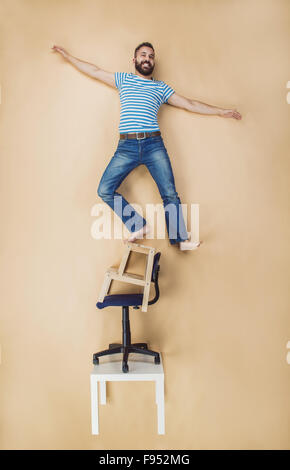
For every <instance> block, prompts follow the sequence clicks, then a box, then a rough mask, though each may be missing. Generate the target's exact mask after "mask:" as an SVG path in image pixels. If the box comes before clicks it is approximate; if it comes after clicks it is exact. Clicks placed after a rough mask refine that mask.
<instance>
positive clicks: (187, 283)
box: [0, 0, 290, 449]
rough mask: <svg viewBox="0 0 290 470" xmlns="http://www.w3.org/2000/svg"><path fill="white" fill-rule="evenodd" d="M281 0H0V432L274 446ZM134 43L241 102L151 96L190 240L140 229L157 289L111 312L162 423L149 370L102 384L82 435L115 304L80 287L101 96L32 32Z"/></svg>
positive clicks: (91, 444) (285, 54)
mask: <svg viewBox="0 0 290 470" xmlns="http://www.w3.org/2000/svg"><path fill="white" fill-rule="evenodd" d="M289 7H290V4H289V1H288V0H279V1H277V0H255V1H253V0H246V1H241V0H240V1H238V0H236V1H235V0H218V1H213V0H212V1H210V0H202V1H201V0H197V1H195V0H191V1H189V0H188V1H186V0H178V1H169V0H158V1H153V0H146V1H140V0H139V1H137V2H136V1H131V0H127V1H126V0H125V1H122V2H118V1H113V0H106V1H84V0H81V1H59V0H58V1H51V0H50V1H48V0H47V1H41V2H38V1H36V0H34V1H33V0H22V1H21V0H13V1H11V0H1V2H0V35H1V46H0V47H1V49H0V61H1V64H0V65H1V77H0V83H1V90H2V103H1V106H0V113H1V127H0V149H1V172H0V178H1V181H0V187H1V198H0V203H1V221H2V224H1V279H0V286H1V297H0V298H1V325H0V326H1V329H0V343H1V350H2V363H1V366H0V377H1V391H0V394H1V401H0V422H1V437H0V443H1V448H2V449H235V448H236V449H270V448H273V449H282V448H284V449H289V448H290V445H289V443H290V432H289V414H290V366H289V365H288V364H287V362H286V353H287V350H286V343H287V341H288V340H289V339H290V317H289V300H290V299H289V290H288V287H289V274H290V250H289V236H290V220H289V208H290V207H289V182H290V164H289V144H290V139H289V113H290V107H289V105H288V104H287V101H286V95H287V88H286V85H287V81H288V80H290V75H289V70H290V69H289V66H290V60H289V56H290V54H289V36H290V21H289ZM142 41H150V42H152V44H153V45H154V47H155V51H156V59H157V65H156V70H155V73H154V75H155V77H156V78H158V79H161V80H164V81H165V82H167V83H168V84H169V85H171V86H172V87H173V88H174V89H175V90H176V91H177V92H178V93H180V94H181V95H183V96H186V97H188V98H192V99H197V100H199V101H203V102H205V103H209V104H213V105H216V106H220V107H226V108H231V107H234V108H236V109H237V110H238V111H239V112H240V113H241V114H242V116H243V118H242V120H241V121H236V120H234V119H223V118H220V117H217V116H202V115H199V114H194V113H190V112H187V111H184V110H181V109H177V108H174V107H172V106H163V107H162V108H161V110H160V113H159V124H160V128H161V131H162V134H163V139H164V142H165V145H166V148H167V150H168V153H169V155H170V158H171V162H172V165H173V169H174V174H175V179H176V186H177V191H178V193H179V195H180V197H181V200H182V202H183V203H187V204H191V203H198V204H199V205H200V238H201V239H202V240H204V244H203V245H202V247H201V248H200V249H199V250H198V251H195V252H191V253H181V252H179V251H178V250H177V249H176V248H174V247H171V246H170V244H169V241H168V239H166V240H155V241H153V242H152V241H151V243H154V246H156V247H157V248H158V249H159V250H161V252H162V256H161V271H160V287H161V297H160V300H159V302H158V303H157V304H155V305H154V306H152V307H151V308H150V310H149V311H148V313H147V314H145V313H142V312H140V311H139V310H137V311H136V310H133V311H132V314H131V319H132V320H131V322H132V339H133V340H134V341H142V340H147V341H149V343H150V346H151V347H152V348H153V349H154V348H155V349H157V350H159V351H161V352H162V356H163V361H164V368H165V377H166V379H165V380H166V381H165V384H166V389H165V391H166V396H165V398H166V407H165V410H166V434H165V436H158V435H157V424H156V410H155V403H154V389H153V384H152V383H134V384H130V383H129V384H128V383H114V384H110V385H109V387H108V399H109V402H108V404H107V405H106V406H105V407H101V408H100V423H101V433H100V435H99V436H92V435H91V421H90V389H89V374H90V371H91V369H92V354H93V353H94V352H96V351H98V350H100V349H102V348H105V347H107V345H108V343H109V342H113V341H118V340H119V339H120V328H121V313H120V311H119V308H108V309H105V310H96V307H95V304H96V300H97V295H98V292H99V288H100V285H101V282H102V279H103V274H104V270H105V269H106V268H107V267H108V266H110V265H112V264H116V263H118V262H119V261H120V259H121V255H122V242H121V241H118V240H96V239H94V238H93V237H92V235H91V227H92V224H93V222H94V220H95V218H94V217H92V216H91V210H92V208H93V206H94V205H95V204H96V203H97V202H98V203H101V202H102V201H101V200H100V198H98V197H97V195H96V190H97V185H98V182H99V180H100V177H101V175H102V172H103V171H104V169H105V167H106V165H107V163H108V161H109V159H110V158H111V157H112V155H113V153H114V151H115V149H116V146H117V142H118V124H119V96H118V91H117V89H113V88H111V87H109V86H107V85H105V84H103V83H101V82H98V81H97V80H93V79H91V78H89V77H87V76H86V75H84V74H82V73H81V72H79V71H78V70H76V69H74V67H73V66H72V65H71V64H69V63H67V62H65V60H64V59H63V58H62V57H61V56H60V55H58V54H56V53H53V52H51V49H50V48H51V47H52V46H53V44H57V45H61V46H63V47H65V48H66V49H67V50H68V51H69V52H70V53H71V54H72V55H74V56H75V57H78V58H81V59H83V60H86V61H88V62H92V63H95V64H96V65H98V66H100V67H102V68H104V69H105V70H109V71H112V72H115V71H128V72H134V69H133V65H132V57H133V52H134V49H135V47H136V46H137V45H138V44H139V43H140V42H142ZM120 191H122V193H123V194H124V196H126V197H128V198H129V200H130V201H132V202H136V203H138V204H141V205H142V207H144V208H145V203H146V202H151V203H160V202H161V199H160V196H159V193H158V190H157V187H156V185H155V183H154V181H153V180H152V179H151V177H150V174H149V172H148V171H147V169H146V168H145V167H144V166H142V167H139V168H138V169H136V170H134V172H133V173H132V174H130V175H129V177H128V178H127V179H126V180H125V181H124V183H123V184H122V186H121V188H120ZM144 243H146V244H149V245H150V243H149V240H147V241H145V242H144ZM137 267H138V268H140V269H141V261H140V260H137ZM119 287H120V286H115V287H114V289H115V291H116V290H118V289H119ZM114 289H113V291H114ZM122 289H123V290H124V286H122Z"/></svg>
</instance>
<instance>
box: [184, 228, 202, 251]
mask: <svg viewBox="0 0 290 470" xmlns="http://www.w3.org/2000/svg"><path fill="white" fill-rule="evenodd" d="M188 236H189V239H188V240H184V241H183V242H180V243H179V249H180V250H181V251H186V250H196V249H197V248H199V247H200V245H201V243H203V242H202V240H201V241H199V242H192V241H191V233H190V232H188Z"/></svg>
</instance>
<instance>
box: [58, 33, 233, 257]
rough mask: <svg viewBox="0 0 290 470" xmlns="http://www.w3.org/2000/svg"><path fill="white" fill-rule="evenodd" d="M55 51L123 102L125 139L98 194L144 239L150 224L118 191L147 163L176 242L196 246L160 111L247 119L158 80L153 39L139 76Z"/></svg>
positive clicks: (142, 49) (139, 51) (142, 51)
mask: <svg viewBox="0 0 290 470" xmlns="http://www.w3.org/2000/svg"><path fill="white" fill-rule="evenodd" d="M52 49H53V50H54V51H57V52H59V53H61V54H62V56H63V57H64V58H65V59H66V60H68V61H69V62H70V63H71V64H72V65H74V66H75V67H76V68H77V69H78V70H80V71H81V72H84V73H86V74H87V75H89V76H90V77H93V78H96V79H98V80H100V81H102V82H104V83H106V84H107V85H110V86H112V87H113V88H117V89H118V90H119V94H120V100H121V116H120V124H119V131H120V139H119V142H118V147H117V150H116V152H115V154H114V156H113V157H112V158H111V160H110V162H109V164H108V165H107V167H106V169H105V172H104V174H103V176H102V178H101V180H100V183H99V187H98V195H99V196H100V197H101V198H102V199H103V201H104V202H106V203H107V204H108V205H109V206H110V207H111V208H112V209H113V210H114V211H115V212H116V213H117V214H118V216H119V217H120V218H121V219H122V221H123V223H124V224H125V225H126V227H127V228H128V230H129V231H130V232H131V235H130V236H129V238H128V240H129V241H135V240H136V239H138V238H143V237H144V236H145V235H146V234H147V233H148V232H149V228H148V225H147V224H146V220H145V219H144V218H143V217H141V216H140V215H139V214H138V213H137V211H135V210H134V208H133V207H132V206H131V205H130V204H129V203H128V202H127V201H126V199H125V198H124V197H123V196H122V195H121V194H119V193H117V192H116V189H117V188H118V187H119V186H120V184H121V183H122V181H123V180H124V179H125V178H126V176H127V175H128V174H129V173H130V172H131V171H132V170H133V169H134V168H136V167H137V166H139V165H141V164H144V165H146V166H147V168H148V170H149V172H150V173H151V175H152V177H153V178H154V180H155V182H156V184H157V186H158V189H159V192H160V195H161V198H162V200H163V205H164V210H165V220H166V225H167V232H168V236H169V240H170V243H171V244H172V245H174V244H179V248H180V249H181V250H194V249H196V248H198V247H199V246H200V244H201V243H202V242H193V241H191V240H190V234H188V233H187V231H186V228H185V223H184V219H183V214H182V208H181V202H180V198H179V196H178V193H177V191H176V188H175V181H174V176H173V172H172V167H171V162H170V159H169V156H168V153H167V150H166V148H165V146H164V142H163V138H162V136H161V132H160V129H159V125H158V121H157V113H158V110H159V108H160V106H161V104H163V103H169V104H170V105H172V106H176V107H179V108H183V109H185V110H188V111H191V112H196V113H201V114H210V115H218V116H223V117H233V118H234V119H241V115H240V113H238V112H237V111H236V110H232V109H221V108H217V107H216V106H211V105H208V104H205V103H201V102H199V101H196V100H191V99H189V98H185V97H183V96H181V95H178V94H177V93H176V92H175V91H174V90H173V89H172V88H171V87H170V86H169V85H167V84H166V83H165V82H163V81H160V80H155V79H154V78H153V70H154V67H155V51H154V48H153V46H152V44H150V43H149V42H143V43H142V44H139V46H137V47H136V49H135V52H134V58H133V63H134V66H135V72H136V73H135V74H132V73H126V72H115V73H111V72H106V71H105V70H102V69H100V68H99V67H97V66H96V65H93V64H90V63H88V62H84V61H82V60H80V59H77V58H76V57H73V56H72V55H70V54H69V53H68V52H67V51H65V50H64V49H63V48H62V47H59V46H53V48H52Z"/></svg>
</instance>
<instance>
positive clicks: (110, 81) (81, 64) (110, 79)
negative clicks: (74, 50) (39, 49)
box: [51, 46, 116, 88]
mask: <svg viewBox="0 0 290 470" xmlns="http://www.w3.org/2000/svg"><path fill="white" fill-rule="evenodd" d="M51 49H52V50H53V51H56V52H59V53H60V54H61V55H62V56H63V57H64V58H65V59H66V60H67V61H68V62H70V63H71V64H72V65H74V66H75V67H76V68H77V69H78V70H80V71H81V72H84V73H85V74H86V75H89V77H92V78H96V79H97V80H100V81H101V82H104V83H106V84H107V85H110V86H112V87H113V88H116V84H115V77H114V73H112V72H106V71H105V70H102V69H100V67H97V66H96V65H94V64H90V63H89V62H85V61H84V60H80V59H77V58H76V57H74V56H72V55H71V54H69V53H68V52H67V51H66V50H65V49H64V48H63V47H60V46H53V47H52V48H51Z"/></svg>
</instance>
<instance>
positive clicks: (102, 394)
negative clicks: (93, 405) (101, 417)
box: [100, 380, 107, 405]
mask: <svg viewBox="0 0 290 470" xmlns="http://www.w3.org/2000/svg"><path fill="white" fill-rule="evenodd" d="M106 402H107V397H106V382H105V380H101V381H100V404H101V405H105V404H106Z"/></svg>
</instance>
